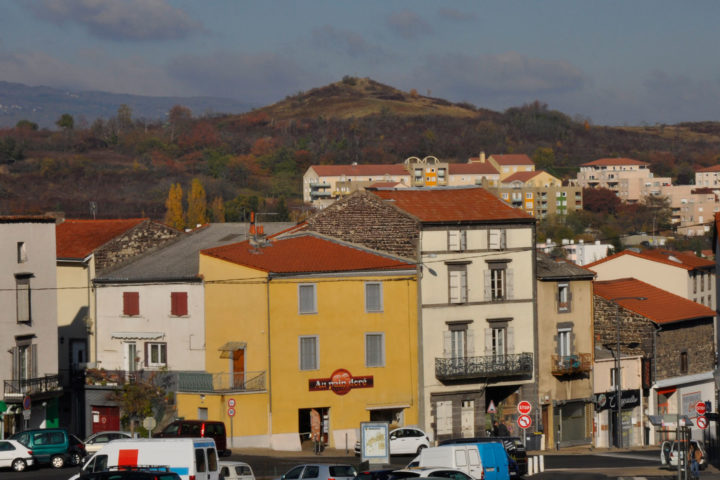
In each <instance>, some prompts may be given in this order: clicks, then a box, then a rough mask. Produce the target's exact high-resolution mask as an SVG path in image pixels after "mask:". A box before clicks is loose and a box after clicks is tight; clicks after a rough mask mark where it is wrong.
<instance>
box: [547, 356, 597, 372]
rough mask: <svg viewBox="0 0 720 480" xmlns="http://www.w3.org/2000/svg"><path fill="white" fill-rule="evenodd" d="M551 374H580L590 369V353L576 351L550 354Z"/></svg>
mask: <svg viewBox="0 0 720 480" xmlns="http://www.w3.org/2000/svg"><path fill="white" fill-rule="evenodd" d="M551 369H552V370H551V371H552V374H553V375H555V376H556V377H563V376H570V375H580V374H584V373H588V372H590V370H592V355H591V354H589V353H578V354H575V355H564V356H563V355H557V354H554V355H553V356H552V363H551Z"/></svg>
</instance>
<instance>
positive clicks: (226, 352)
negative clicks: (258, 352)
mask: <svg viewBox="0 0 720 480" xmlns="http://www.w3.org/2000/svg"><path fill="white" fill-rule="evenodd" d="M246 346H247V342H226V343H224V344H223V345H222V346H221V347H220V348H218V350H220V352H221V353H220V358H230V357H232V352H235V351H237V350H244V349H245V347H246Z"/></svg>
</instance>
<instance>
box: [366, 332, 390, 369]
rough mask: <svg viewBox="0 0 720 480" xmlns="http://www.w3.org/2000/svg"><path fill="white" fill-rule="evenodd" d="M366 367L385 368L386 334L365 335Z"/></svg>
mask: <svg viewBox="0 0 720 480" xmlns="http://www.w3.org/2000/svg"><path fill="white" fill-rule="evenodd" d="M365 366H366V367H384V366H385V334H384V333H366V334H365Z"/></svg>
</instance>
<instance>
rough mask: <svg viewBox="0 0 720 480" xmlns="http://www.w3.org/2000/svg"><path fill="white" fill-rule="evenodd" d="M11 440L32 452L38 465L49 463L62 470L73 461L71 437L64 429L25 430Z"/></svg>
mask: <svg viewBox="0 0 720 480" xmlns="http://www.w3.org/2000/svg"><path fill="white" fill-rule="evenodd" d="M10 438H11V439H12V440H17V441H18V442H20V443H22V444H23V445H25V446H26V447H28V448H29V449H30V450H32V452H33V457H34V458H35V462H36V463H37V464H43V463H45V464H47V463H49V464H50V465H52V466H53V467H54V468H62V467H64V466H65V465H66V464H68V463H70V461H71V458H70V455H71V452H70V437H69V435H68V432H67V430H65V429H64V428H45V429H40V430H25V431H24V432H19V433H16V434H14V435H13V436H11V437H10Z"/></svg>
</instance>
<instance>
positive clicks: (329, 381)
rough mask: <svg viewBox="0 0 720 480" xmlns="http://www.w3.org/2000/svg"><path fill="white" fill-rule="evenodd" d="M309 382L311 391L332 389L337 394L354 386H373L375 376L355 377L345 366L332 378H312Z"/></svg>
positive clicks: (335, 372) (334, 373)
mask: <svg viewBox="0 0 720 480" xmlns="http://www.w3.org/2000/svg"><path fill="white" fill-rule="evenodd" d="M309 384H310V391H311V392H319V391H323V390H332V391H333V392H335V393H336V394H337V395H345V394H346V393H348V392H349V391H350V390H351V389H353V388H372V387H373V376H372V375H367V376H363V377H353V376H352V374H351V373H350V372H348V371H347V370H345V369H344V368H339V369H337V370H335V371H334V372H333V373H332V375H330V378H311V379H310V381H309Z"/></svg>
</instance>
